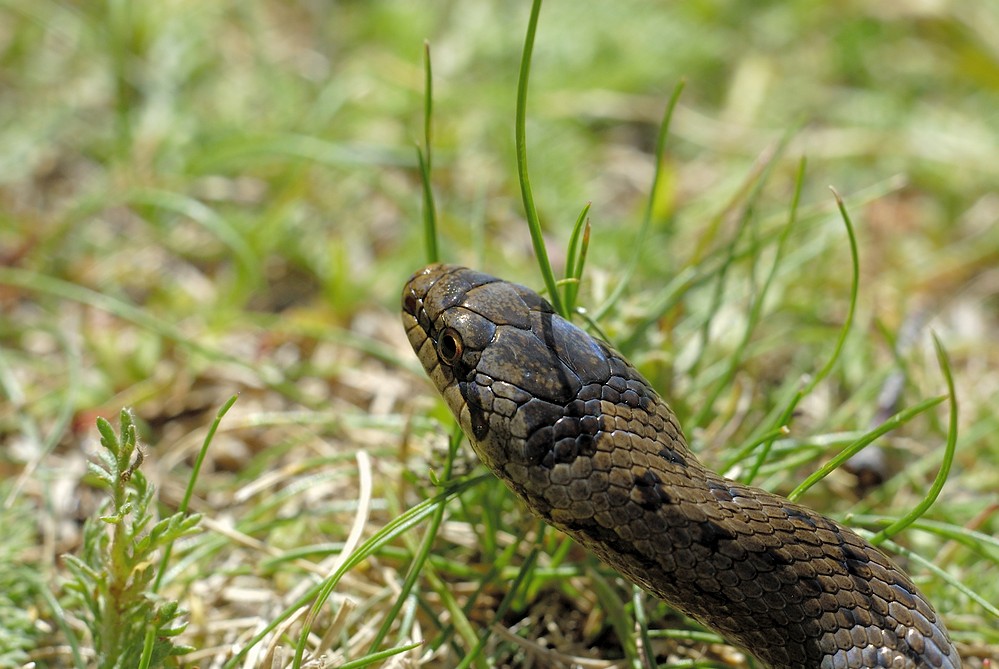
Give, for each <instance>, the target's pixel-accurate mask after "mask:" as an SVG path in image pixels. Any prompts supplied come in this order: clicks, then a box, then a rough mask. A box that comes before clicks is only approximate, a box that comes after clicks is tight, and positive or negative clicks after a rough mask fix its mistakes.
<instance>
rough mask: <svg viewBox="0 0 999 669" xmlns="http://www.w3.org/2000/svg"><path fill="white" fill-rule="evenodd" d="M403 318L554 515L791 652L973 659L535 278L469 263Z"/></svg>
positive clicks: (733, 625)
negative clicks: (707, 448)
mask: <svg viewBox="0 0 999 669" xmlns="http://www.w3.org/2000/svg"><path fill="white" fill-rule="evenodd" d="M402 303H403V323H404V325H405V328H406V332H407V335H408V337H409V341H410V343H411V344H412V346H413V349H414V350H415V351H416V353H417V355H418V357H419V359H420V361H421V362H422V364H423V367H424V369H425V370H426V372H427V374H428V375H429V376H430V378H431V380H432V381H433V383H434V385H435V386H436V387H437V389H438V391H439V392H440V393H441V395H442V396H443V397H444V400H445V401H446V403H447V405H448V407H449V408H450V409H451V411H452V413H454V415H455V417H456V418H457V419H458V421H459V422H460V424H461V427H462V429H463V430H464V431H465V434H466V435H467V436H468V438H469V440H470V441H471V444H472V447H473V449H474V450H475V451H476V453H477V454H478V455H479V458H480V459H481V460H482V461H483V462H484V463H485V464H486V465H487V466H488V467H489V468H490V469H491V470H492V471H493V472H494V473H495V474H496V475H497V476H498V477H499V478H500V479H502V480H503V481H504V482H505V483H506V484H507V485H508V486H509V487H510V488H511V489H512V490H513V491H514V493H516V494H517V496H518V497H520V499H522V500H523V502H524V503H525V504H526V505H527V506H528V507H529V508H530V509H531V510H532V511H533V512H534V513H536V514H537V515H539V516H540V517H541V518H543V519H544V520H545V521H547V522H548V523H550V524H551V525H553V526H555V527H557V528H558V529H560V530H562V531H563V532H565V533H567V534H569V535H570V536H571V537H573V538H574V539H575V540H577V541H578V542H580V543H581V544H583V545H584V546H586V547H587V548H589V549H590V550H592V551H593V552H594V553H595V554H596V555H597V556H599V557H600V558H601V559H602V560H603V561H604V562H606V563H607V564H609V565H610V566H612V567H614V568H615V569H616V570H617V571H619V572H620V573H621V574H623V575H624V576H626V577H627V578H629V579H630V580H632V581H633V582H635V583H637V584H638V585H640V586H642V587H643V588H645V589H646V590H648V591H649V592H650V593H652V594H654V595H656V596H657V597H660V598H661V599H663V600H665V601H666V602H668V603H669V604H670V605H672V606H673V607H675V608H676V609H678V610H680V611H682V612H684V613H686V614H688V615H689V616H691V617H693V618H695V619H697V620H699V621H700V622H701V623H703V624H704V625H706V626H708V627H710V628H712V629H714V630H716V631H718V632H719V633H720V634H721V635H722V636H723V637H725V638H726V639H727V640H729V641H730V642H732V643H733V644H735V645H737V646H740V647H742V648H744V649H745V650H747V651H748V652H750V653H751V654H753V655H754V656H756V657H757V658H758V659H759V660H761V661H762V662H764V663H766V664H767V665H768V666H770V667H774V668H775V669H792V668H797V669H802V668H806V669H807V668H821V669H860V668H862V667H899V668H907V669H917V668H933V669H957V668H959V667H960V666H961V659H960V657H959V656H958V653H957V650H956V649H955V647H954V645H953V644H952V642H951V640H950V638H949V636H948V633H947V630H946V628H945V627H944V624H943V621H942V620H941V618H940V616H939V615H938V614H937V613H936V612H935V611H934V609H933V607H932V606H931V605H930V603H929V602H928V601H927V600H926V598H925V597H924V596H923V595H922V594H921V593H920V592H919V590H918V589H917V588H916V586H915V585H914V584H913V582H912V581H911V580H910V579H909V577H908V576H906V575H905V574H904V573H903V572H902V571H901V570H900V569H899V568H898V567H897V566H895V564H894V563H893V562H892V561H891V560H890V559H889V558H888V557H886V556H885V555H884V554H883V553H882V552H881V551H880V550H878V549H877V548H875V547H873V546H871V545H870V544H869V543H868V542H867V541H865V540H864V539H863V538H861V537H860V536H859V535H857V534H856V533H854V532H853V531H851V530H849V529H847V528H846V527H843V526H842V525H840V524H838V523H836V522H834V521H832V520H830V519H828V518H826V517H824V516H821V515H819V514H818V513H815V512H814V511H811V510H809V509H807V508H805V507H803V506H799V505H797V504H793V503H791V502H789V501H788V500H787V499H784V498H783V497H779V496H777V495H774V494H771V493H769V492H766V491H764V490H760V489H757V488H753V487H750V486H746V485H742V484H740V483H737V482H735V481H732V480H729V479H726V478H724V477H722V476H720V475H718V474H716V473H714V472H712V471H711V470H709V469H707V468H706V467H704V466H703V465H702V464H701V463H700V462H698V460H697V459H696V458H695V457H694V455H693V453H692V452H691V451H690V449H689V448H688V447H687V443H686V440H685V438H684V436H683V432H682V431H681V429H680V425H679V424H678V422H677V418H676V416H675V415H674V413H673V411H672V410H671V409H670V407H669V406H668V405H667V404H666V402H664V401H663V400H662V399H661V398H660V397H659V395H658V394H657V393H656V392H655V391H654V390H653V389H652V387H651V386H650V385H649V383H648V382H647V381H646V380H645V379H644V378H642V376H641V375H640V374H639V373H638V371H636V370H635V368H634V367H632V366H631V364H629V363H628V361H627V360H625V359H624V358H623V357H622V356H621V355H620V354H619V353H617V352H616V351H615V350H613V349H612V348H611V347H610V346H608V345H607V344H605V343H604V342H602V341H599V340H596V339H594V338H592V337H591V336H590V335H588V334H587V333H586V332H584V331H583V330H581V329H579V328H578V327H576V326H574V325H573V324H571V323H569V322H568V321H566V320H564V319H563V318H561V317H560V316H558V315H557V314H556V313H555V312H554V310H553V309H552V307H551V305H550V304H549V303H548V302H547V301H545V300H544V299H543V298H541V297H540V296H539V295H537V294H536V293H534V292H533V291H531V290H529V289H528V288H525V287H523V286H519V285H516V284H513V283H509V282H507V281H502V280H500V279H497V278H495V277H492V276H489V275H487V274H482V273H480V272H476V271H472V270H469V269H466V268H463V267H457V266H453V265H430V266H428V267H426V268H424V269H423V270H421V271H419V272H417V273H416V274H414V275H413V276H412V278H411V279H410V280H409V282H408V283H407V284H406V287H405V289H404V290H403V300H402Z"/></svg>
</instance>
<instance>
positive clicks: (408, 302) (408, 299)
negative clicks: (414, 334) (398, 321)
mask: <svg viewBox="0 0 999 669" xmlns="http://www.w3.org/2000/svg"><path fill="white" fill-rule="evenodd" d="M402 308H403V309H404V310H405V311H406V313H407V314H410V315H412V316H415V315H416V310H417V309H419V308H420V302H419V300H417V299H416V296H415V295H413V294H412V293H409V292H407V293H406V296H405V297H403V298H402Z"/></svg>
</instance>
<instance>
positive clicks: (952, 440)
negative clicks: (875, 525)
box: [871, 333, 958, 546]
mask: <svg viewBox="0 0 999 669" xmlns="http://www.w3.org/2000/svg"><path fill="white" fill-rule="evenodd" d="M933 347H934V349H936V353H937V361H938V362H939V363H940V371H941V372H942V373H943V376H944V379H945V380H946V382H947V398H948V404H949V405H950V421H949V423H948V427H947V447H946V448H945V449H944V457H943V461H942V462H941V463H940V470H939V471H938V472H937V476H936V478H935V479H934V480H933V485H931V486H930V489H929V490H928V491H927V493H926V496H925V497H924V498H923V499H922V500H920V502H919V504H917V505H916V506H915V507H914V508H913V509H912V511H910V512H909V513H907V514H905V515H904V516H902V517H901V518H899V519H898V520H896V521H895V522H894V523H892V524H891V525H889V526H888V527H886V528H884V529H883V530H881V531H880V532H878V533H877V534H876V535H874V537H872V538H871V543H872V544H874V545H875V546H877V545H878V544H879V543H881V542H882V541H884V540H885V539H889V538H891V537H892V536H894V535H895V534H898V533H899V532H901V531H902V530H904V529H905V528H906V527H908V526H909V525H911V524H912V523H913V522H914V521H915V520H917V519H918V518H919V517H920V516H922V515H923V514H924V513H926V511H927V510H929V508H930V507H931V506H933V503H934V502H935V501H936V499H937V497H939V496H940V491H941V490H943V487H944V484H945V483H947V476H948V475H949V474H950V467H951V465H952V464H953V463H954V452H955V451H956V450H957V410H958V407H957V391H956V390H955V389H954V376H953V374H952V373H951V368H950V359H949V358H948V357H947V351H946V350H945V349H944V347H943V344H941V343H940V339H939V338H938V337H937V336H936V333H934V334H933Z"/></svg>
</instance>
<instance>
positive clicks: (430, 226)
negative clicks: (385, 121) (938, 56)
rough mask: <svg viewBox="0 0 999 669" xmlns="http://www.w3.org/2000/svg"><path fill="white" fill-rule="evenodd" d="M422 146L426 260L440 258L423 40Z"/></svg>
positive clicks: (429, 77) (430, 83)
mask: <svg viewBox="0 0 999 669" xmlns="http://www.w3.org/2000/svg"><path fill="white" fill-rule="evenodd" d="M423 66H424V67H423V72H424V78H423V91H424V93H423V148H422V150H421V149H420V148H419V147H417V149H416V159H417V162H418V163H419V166H420V181H421V183H422V184H423V242H424V245H425V246H426V249H427V262H431V263H435V262H438V261H439V259H440V253H439V252H438V250H437V205H436V204H435V203H434V189H433V186H432V184H431V180H430V176H431V174H432V173H433V155H432V152H431V151H432V149H431V147H432V142H431V131H432V127H433V115H434V77H433V69H432V66H431V63H430V42H426V41H424V42H423Z"/></svg>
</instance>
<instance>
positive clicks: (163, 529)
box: [65, 409, 200, 669]
mask: <svg viewBox="0 0 999 669" xmlns="http://www.w3.org/2000/svg"><path fill="white" fill-rule="evenodd" d="M119 422H120V427H119V433H118V434H115V431H114V428H113V427H112V426H111V423H109V422H108V421H107V420H105V419H103V418H98V419H97V429H98V431H100V433H101V446H102V450H101V453H100V462H99V463H93V462H92V463H90V466H89V469H90V479H91V480H92V483H93V484H94V485H96V486H97V487H100V488H102V489H104V490H106V491H108V493H109V494H110V497H109V499H108V500H107V501H106V502H105V503H104V504H103V505H102V506H101V508H100V510H99V511H98V512H97V513H95V514H94V515H93V516H91V517H90V518H88V519H87V521H86V523H85V524H84V528H83V546H82V548H81V554H80V556H79V557H77V556H74V555H67V556H65V559H66V564H67V566H68V567H69V569H70V571H71V572H72V575H73V577H72V579H71V580H70V581H69V582H68V583H67V584H66V588H67V590H68V591H69V593H70V597H69V599H70V602H69V606H68V607H67V608H69V609H71V610H73V611H75V612H76V614H77V615H78V616H79V617H80V618H82V620H83V622H84V624H85V625H86V628H87V630H88V632H89V634H90V637H91V641H92V642H93V651H94V659H95V660H96V662H95V664H94V665H93V666H97V667H101V668H102V669H111V668H115V667H122V668H125V667H128V668H129V669H131V668H132V667H162V666H176V665H177V661H176V657H177V656H179V655H182V654H184V653H187V652H188V651H189V650H190V648H188V647H185V646H181V645H178V644H176V643H174V638H175V637H176V636H177V635H178V634H180V633H181V632H182V631H183V630H184V628H185V627H186V623H185V622H183V621H182V620H181V615H182V614H183V611H182V610H181V609H180V606H179V604H178V603H177V602H175V601H170V600H168V599H165V598H163V597H162V596H160V595H159V594H158V593H157V592H156V588H155V586H154V580H155V578H156V573H157V568H156V564H157V551H160V550H161V549H162V550H165V549H166V548H167V547H168V546H170V545H171V544H172V543H173V541H175V540H176V539H178V538H180V537H183V536H185V535H188V534H191V533H193V532H194V531H196V529H197V525H198V522H199V520H200V516H199V515H185V514H184V513H176V514H174V515H172V516H170V517H168V518H164V519H163V520H160V521H159V522H156V523H155V524H153V520H154V518H153V513H152V511H153V509H152V505H153V502H154V498H153V488H152V486H150V485H149V482H148V481H147V480H146V477H145V476H143V474H142V472H141V471H140V469H139V467H140V465H141V464H142V460H143V457H144V455H143V453H142V450H141V449H140V448H139V446H138V441H137V438H136V429H135V422H134V420H133V418H132V414H131V412H130V411H129V410H128V409H122V411H121V415H120V418H119ZM150 525H152V526H151V527H150ZM78 657H79V656H78Z"/></svg>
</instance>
